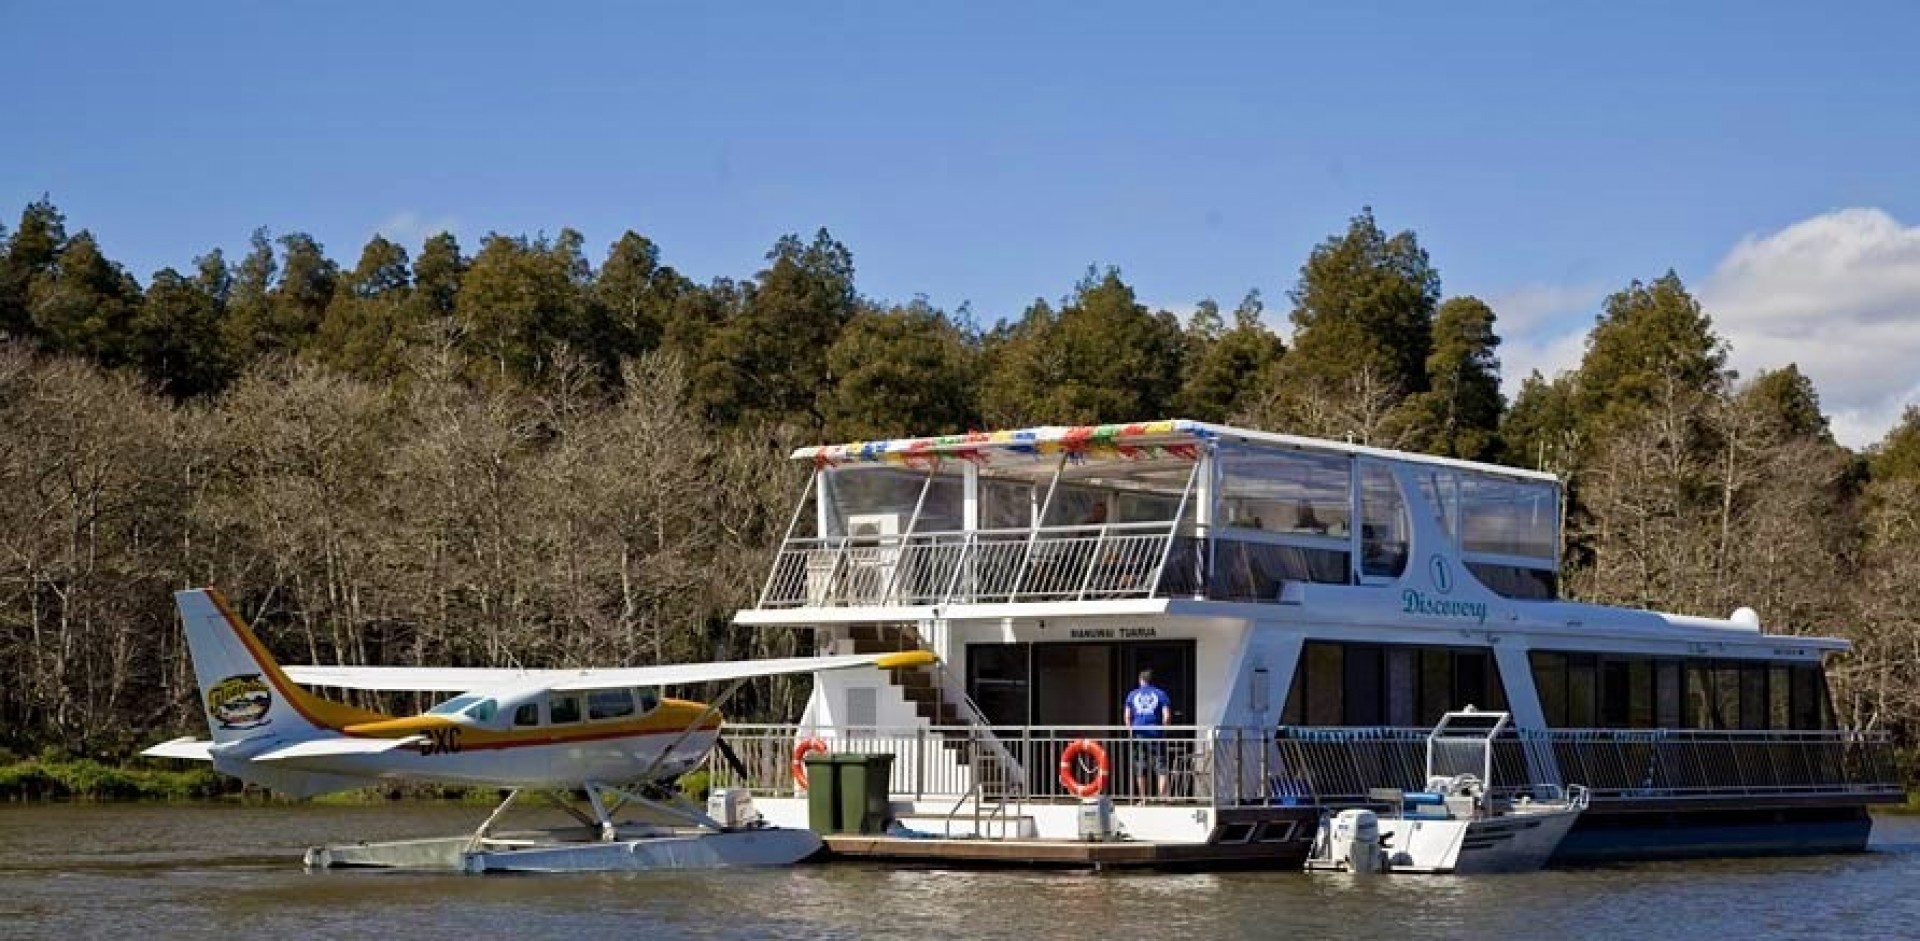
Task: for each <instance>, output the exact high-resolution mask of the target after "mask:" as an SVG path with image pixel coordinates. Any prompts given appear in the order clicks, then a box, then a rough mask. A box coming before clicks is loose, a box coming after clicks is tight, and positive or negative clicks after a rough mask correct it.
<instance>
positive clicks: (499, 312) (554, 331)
mask: <svg viewBox="0 0 1920 941" xmlns="http://www.w3.org/2000/svg"><path fill="white" fill-rule="evenodd" d="M580 246H581V238H580V233H578V232H575V231H573V230H572V229H564V230H562V231H561V233H560V236H559V238H557V239H555V240H552V241H548V240H547V239H545V238H539V239H527V238H509V237H507V236H504V235H498V234H495V235H489V236H487V238H486V241H484V242H482V243H481V246H480V254H478V255H476V256H474V259H473V264H472V266H471V267H469V268H468V269H467V271H466V274H465V275H464V277H463V278H462V280H461V284H460V293H459V296H458V299H457V300H456V302H455V305H454V313H455V316H456V318H457V319H458V321H459V328H460V331H461V333H462V338H463V342H464V346H465V349H466V352H467V355H468V357H469V362H468V375H469V376H470V377H471V378H474V379H480V380H485V381H491V382H500V383H506V384H514V383H519V384H528V385H539V384H542V383H544V382H547V381H549V380H551V379H552V378H553V377H554V375H555V354H556V352H557V350H558V349H559V348H560V347H561V346H563V345H568V344H576V345H577V344H578V343H579V342H580V341H582V340H583V339H585V338H586V337H588V336H590V335H591V334H592V333H593V324H592V318H591V312H590V310H589V305H588V303H587V297H586V287H587V281H588V275H589V273H590V272H589V268H588V265H587V262H586V259H585V258H584V257H583V256H582V255H581V254H580Z"/></svg>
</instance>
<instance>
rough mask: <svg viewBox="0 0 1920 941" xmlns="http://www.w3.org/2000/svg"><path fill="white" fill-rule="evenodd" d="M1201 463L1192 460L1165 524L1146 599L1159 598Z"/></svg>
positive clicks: (1198, 476) (1198, 475) (1197, 460)
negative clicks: (1162, 539)
mask: <svg viewBox="0 0 1920 941" xmlns="http://www.w3.org/2000/svg"><path fill="white" fill-rule="evenodd" d="M1202 463H1203V462H1202V461H1201V460H1200V459H1199V458H1197V457H1196V458H1194V461H1193V470H1192V471H1191V472H1189V473H1188V474H1187V486H1186V489H1184V490H1182V491H1180V505H1179V507H1177V508H1175V509H1174V511H1173V522H1171V523H1169V524H1167V541H1166V543H1165V544H1163V545H1162V546H1161V547H1160V563H1159V564H1158V565H1155V566H1154V567H1153V578H1152V580H1151V581H1149V582H1148V583H1147V597H1149V598H1158V597H1160V579H1161V577H1162V576H1164V575H1165V574H1166V572H1167V557H1168V556H1171V555H1172V554H1173V540H1174V539H1175V538H1176V537H1178V536H1179V535H1180V520H1181V519H1182V518H1184V517H1185V516H1186V515H1187V501H1188V500H1190V499H1191V498H1192V497H1193V485H1194V483H1195V482H1197V481H1199V479H1200V467H1201V465H1202Z"/></svg>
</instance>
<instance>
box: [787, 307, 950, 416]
mask: <svg viewBox="0 0 1920 941" xmlns="http://www.w3.org/2000/svg"><path fill="white" fill-rule="evenodd" d="M974 359H975V357H974V353H973V348H972V346H971V345H970V344H969V343H968V338H967V337H966V335H965V334H963V333H962V332H961V331H960V329H959V327H958V326H956V325H955V324H954V323H953V322H952V321H951V320H948V319H947V317H946V315H945V314H943V313H941V312H940V311H937V310H934V309H932V308H931V307H928V306H927V305H926V302H925V301H916V302H915V303H913V304H911V305H909V306H906V307H895V308H892V309H890V310H863V311H861V312H860V313H859V314H857V315H855V316H854V318H853V320H851V321H849V322H848V324H847V326H846V328H845V329H844V330H842V331H841V332H840V337H839V339H837V340H835V341H834V343H833V346H832V347H831V348H829V349H828V350H827V369H828V370H829V371H830V372H831V373H832V374H833V375H834V377H835V379H836V380H837V381H836V382H835V383H834V384H833V387H832V388H831V389H829V390H828V391H827V393H826V394H825V396H823V399H822V403H821V409H822V411H823V412H824V413H825V416H826V420H827V432H826V436H827V438H828V439H830V440H835V441H862V440H869V439H874V438H892V437H903V436H906V435H914V434H948V433H952V432H957V431H965V430H967V429H968V428H970V427H977V424H978V422H977V419H976V417H975V416H974V415H973V412H972V409H971V408H970V406H971V403H972V402H973V400H974V395H973V382H974V375H975V364H974Z"/></svg>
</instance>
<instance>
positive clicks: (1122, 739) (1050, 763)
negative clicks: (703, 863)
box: [707, 723, 1306, 806]
mask: <svg viewBox="0 0 1920 941" xmlns="http://www.w3.org/2000/svg"><path fill="white" fill-rule="evenodd" d="M1222 733H1228V734H1226V735H1225V736H1224V737H1223V734H1222ZM721 734H722V737H723V738H724V739H725V740H726V742H727V743H728V751H731V752H732V754H733V756H734V757H733V760H731V761H730V760H728V759H727V758H726V757H725V756H724V755H722V754H721V753H720V752H719V751H718V750H716V753H715V754H714V755H713V756H710V757H709V759H708V765H707V767H708V770H709V773H710V775H711V777H710V779H709V780H710V781H711V784H712V786H714V787H738V788H745V789H746V790H748V791H749V792H751V793H755V794H760V795H766V796H794V795H797V794H799V793H801V792H802V791H803V790H804V788H802V787H800V786H799V784H798V782H796V781H795V780H794V776H793V768H792V762H793V753H794V749H795V746H796V745H797V744H798V743H800V742H802V741H805V740H806V739H809V738H819V739H820V740H821V741H822V742H824V743H826V745H827V749H828V751H830V752H835V753H838V752H848V753H885V754H891V755H893V756H894V761H893V772H892V774H893V778H892V782H891V791H892V793H893V794H894V795H895V797H897V798H900V799H912V800H927V801H947V802H953V801H956V800H959V799H962V798H966V797H968V796H969V795H973V796H975V799H976V800H977V801H1018V802H1020V803H1028V804H1035V803H1037V804H1045V803H1068V802H1077V801H1079V800H1080V799H1081V797H1082V795H1081V794H1080V793H1078V792H1077V791H1076V790H1075V789H1072V788H1070V787H1069V786H1068V784H1067V783H1066V782H1065V781H1063V780H1062V775H1061V760H1062V758H1063V757H1067V758H1069V760H1068V763H1067V767H1068V768H1069V769H1070V770H1071V772H1072V779H1073V781H1074V782H1076V783H1077V784H1078V785H1079V786H1080V787H1081V789H1085V788H1088V787H1090V786H1091V785H1092V784H1093V782H1094V781H1095V780H1096V778H1098V779H1100V781H1101V783H1100V787H1099V790H1098V793H1100V794H1104V795H1106V796H1108V797H1109V798H1111V799H1112V800H1114V801H1115V802H1116V803H1133V804H1163V805H1190V806H1191V805H1198V806H1241V805H1244V804H1250V803H1304V802H1306V801H1305V799H1304V796H1303V795H1299V794H1291V795H1280V794H1276V793H1273V792H1270V791H1269V790H1268V789H1265V788H1263V787H1262V786H1261V783H1260V782H1259V781H1256V780H1254V779H1252V778H1248V779H1247V780H1246V781H1244V782H1243V781H1241V780H1240V778H1239V776H1240V775H1242V774H1253V773H1255V772H1256V771H1257V770H1258V769H1260V768H1262V767H1267V768H1269V769H1270V768H1271V765H1266V766H1263V765H1262V764H1260V762H1259V758H1258V753H1259V752H1260V751H1261V750H1262V749H1260V748H1259V747H1257V746H1255V744H1254V743H1257V742H1259V741H1260V738H1261V735H1260V732H1259V731H1258V730H1252V729H1248V730H1222V729H1214V728H1199V727H1194V726H1168V727H1166V728H1165V729H1163V730H1162V734H1161V735H1160V737H1157V738H1141V737H1136V736H1134V735H1132V734H1131V733H1130V731H1129V730H1127V729H1126V728H1124V727H1120V726H1085V727H1072V728H1068V727H1048V728H1041V727H1035V726H993V727H985V726H935V727H928V728H918V729H876V728H827V727H807V726H800V725H751V724H733V723H729V724H728V725H727V726H726V727H725V728H724V729H722V732H721ZM1266 740H1267V742H1268V743H1269V744H1270V743H1271V741H1272V735H1271V732H1270V731H1269V732H1268V733H1267V735H1266ZM1082 741H1085V742H1091V743H1093V744H1094V745H1097V746H1098V747H1097V748H1087V747H1086V746H1082V747H1081V748H1080V749H1077V750H1075V751H1076V754H1074V755H1073V756H1071V757H1069V756H1068V750H1069V746H1071V745H1073V744H1074V743H1076V742H1082ZM1234 742H1244V743H1247V744H1248V746H1249V747H1248V748H1247V749H1246V754H1245V756H1244V760H1237V759H1241V757H1242V756H1237V755H1229V754H1228V748H1229V747H1230V745H1229V743H1234ZM1000 754H1007V755H1011V756H1012V762H1011V763H1009V762H1008V761H1007V760H1006V759H1004V758H1000V757H997V756H998V755H1000ZM1102 756H1104V762H1105V773H1104V775H1102V774H1101V772H1100V763H1101V758H1102ZM733 761H737V762H738V767H734V766H733ZM1009 774H1016V775H1018V776H1019V780H1007V776H1008V775H1009Z"/></svg>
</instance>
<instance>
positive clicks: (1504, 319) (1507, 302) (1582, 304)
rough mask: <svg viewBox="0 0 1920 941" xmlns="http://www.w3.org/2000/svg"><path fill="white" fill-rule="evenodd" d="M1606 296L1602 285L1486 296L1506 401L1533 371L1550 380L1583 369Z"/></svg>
mask: <svg viewBox="0 0 1920 941" xmlns="http://www.w3.org/2000/svg"><path fill="white" fill-rule="evenodd" d="M1606 294H1607V290H1606V288H1605V287H1604V286H1603V285H1599V284H1547V283H1544V282H1535V283H1532V284H1523V285H1520V286H1519V287H1516V288H1510V289H1507V290H1503V291H1496V292H1494V293H1491V294H1489V295H1487V296H1486V297H1485V298H1483V299H1484V300H1485V301H1486V302H1487V306H1489V307H1492V308H1493V313H1494V316H1495V317H1496V318H1498V319H1497V320H1496V321H1495V323H1494V328H1495V329H1496V330H1497V331H1498V332H1499V333H1500V385H1501V388H1502V390H1503V391H1504V392H1506V394H1507V398H1508V399H1512V398H1513V397H1514V396H1515V395H1517V394H1518V393H1519V392H1520V384H1521V383H1522V382H1525V381H1526V378H1527V376H1528V375H1529V374H1531V373H1532V372H1534V371H1535V370H1538V371H1539V372H1540V374H1541V375H1543V376H1546V377H1548V378H1552V377H1553V376H1554V375H1556V374H1558V373H1561V372H1564V371H1566V370H1569V369H1573V368H1575V367H1577V366H1579V365H1580V356H1581V354H1582V353H1585V352H1586V341H1587V330H1588V329H1589V328H1590V327H1591V326H1592V324H1593V315H1594V312H1595V311H1597V310H1599V309H1600V301H1601V299H1602V298H1604V297H1606Z"/></svg>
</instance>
